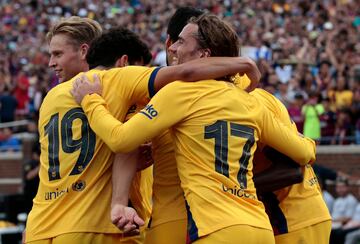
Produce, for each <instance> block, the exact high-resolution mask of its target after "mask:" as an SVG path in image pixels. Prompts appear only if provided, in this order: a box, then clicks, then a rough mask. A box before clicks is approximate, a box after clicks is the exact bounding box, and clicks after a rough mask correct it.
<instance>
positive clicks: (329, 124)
mask: <svg viewBox="0 0 360 244" xmlns="http://www.w3.org/2000/svg"><path fill="white" fill-rule="evenodd" d="M321 103H322V105H323V107H324V113H323V114H321V115H320V127H321V141H320V144H321V145H329V144H331V143H332V142H333V138H334V135H335V124H336V113H335V112H333V111H332V110H331V109H330V99H329V98H324V99H322V102H321Z"/></svg>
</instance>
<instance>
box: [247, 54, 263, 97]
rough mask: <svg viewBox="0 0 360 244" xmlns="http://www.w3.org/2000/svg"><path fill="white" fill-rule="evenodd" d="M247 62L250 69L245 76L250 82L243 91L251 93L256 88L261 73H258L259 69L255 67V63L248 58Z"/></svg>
mask: <svg viewBox="0 0 360 244" xmlns="http://www.w3.org/2000/svg"><path fill="white" fill-rule="evenodd" d="M249 62H250V64H251V66H252V67H251V69H250V70H249V71H248V72H246V75H247V77H249V79H250V80H251V83H250V85H249V86H248V87H247V88H246V89H245V91H246V92H251V91H253V90H254V89H255V88H256V87H257V86H258V84H259V81H260V78H261V72H260V70H259V68H258V67H257V65H256V63H255V62H254V61H253V60H252V59H250V58H249Z"/></svg>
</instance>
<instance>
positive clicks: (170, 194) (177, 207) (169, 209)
mask: <svg viewBox="0 0 360 244" xmlns="http://www.w3.org/2000/svg"><path fill="white" fill-rule="evenodd" d="M152 145H153V158H154V183H153V209H152V214H151V225H150V227H155V226H157V225H159V224H163V223H167V222H170V221H175V220H181V219H186V217H187V216H186V209H185V198H184V191H183V190H182V188H181V186H180V178H179V175H178V170H177V167H176V159H175V149H174V144H173V140H172V137H171V134H170V131H169V130H166V131H165V132H163V133H161V134H160V135H158V136H156V137H154V138H153V140H152Z"/></svg>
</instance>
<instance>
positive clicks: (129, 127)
mask: <svg viewBox="0 0 360 244" xmlns="http://www.w3.org/2000/svg"><path fill="white" fill-rule="evenodd" d="M99 83H100V81H99V80H98V78H96V79H95V82H94V83H92V84H90V83H88V82H79V83H78V84H77V85H76V86H77V88H76V89H74V90H73V91H72V93H73V95H74V97H75V99H76V100H77V97H78V93H82V92H83V91H84V90H87V89H88V88H87V87H88V86H97V85H98V84H99ZM179 83H181V82H174V83H172V84H171V86H167V87H165V88H164V89H162V90H161V91H160V92H159V93H158V94H156V96H154V97H153V98H152V99H151V101H150V102H149V103H148V105H146V106H145V108H144V109H143V110H141V111H140V112H139V113H138V114H136V115H135V116H134V117H132V118H131V119H130V120H129V121H128V122H126V123H121V122H120V121H119V120H117V119H116V118H115V117H114V116H113V115H112V114H111V113H110V112H109V110H107V105H106V102H105V100H104V99H103V98H102V97H101V96H100V95H98V94H96V93H93V94H91V95H86V96H85V97H84V99H83V100H82V102H81V106H82V108H83V110H84V112H85V114H86V117H87V118H88V121H89V123H90V126H91V129H92V130H93V131H94V132H95V133H96V134H97V135H98V136H99V137H100V138H101V139H102V140H103V141H104V142H105V143H106V145H108V146H109V147H110V149H111V150H112V151H113V152H129V151H131V150H134V149H135V148H136V147H138V146H139V145H140V144H142V143H144V142H146V141H148V140H150V139H151V138H153V137H154V136H156V135H158V134H160V133H161V132H163V131H164V130H165V129H168V128H169V127H171V126H172V125H174V124H176V123H177V122H178V121H180V120H181V119H182V117H183V116H184V115H185V114H186V112H187V111H188V110H189V108H188V104H189V103H188V102H187V99H188V97H189V96H187V94H185V95H183V93H186V91H183V90H182V89H177V84H179ZM174 97H176V98H177V99H173V98H174ZM169 114H171V116H169Z"/></svg>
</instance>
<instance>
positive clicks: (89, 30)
mask: <svg viewBox="0 0 360 244" xmlns="http://www.w3.org/2000/svg"><path fill="white" fill-rule="evenodd" d="M101 33H102V28H101V26H100V24H99V23H98V22H97V21H95V20H92V19H89V18H82V17H79V16H71V17H69V18H62V19H61V20H60V21H59V22H58V23H56V24H55V25H54V26H52V27H51V29H50V30H49V32H48V33H47V34H46V40H47V42H48V43H50V41H51V39H52V38H53V37H54V36H55V35H57V34H64V35H66V36H68V37H69V39H70V42H71V44H72V45H74V46H75V47H79V46H80V45H81V44H84V43H86V44H88V45H90V44H91V42H92V41H93V40H94V39H95V38H98V37H100V36H101Z"/></svg>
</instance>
